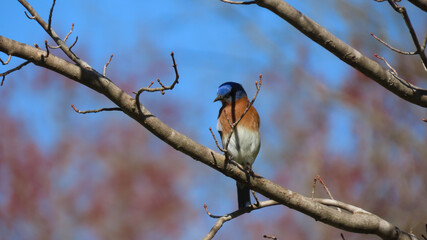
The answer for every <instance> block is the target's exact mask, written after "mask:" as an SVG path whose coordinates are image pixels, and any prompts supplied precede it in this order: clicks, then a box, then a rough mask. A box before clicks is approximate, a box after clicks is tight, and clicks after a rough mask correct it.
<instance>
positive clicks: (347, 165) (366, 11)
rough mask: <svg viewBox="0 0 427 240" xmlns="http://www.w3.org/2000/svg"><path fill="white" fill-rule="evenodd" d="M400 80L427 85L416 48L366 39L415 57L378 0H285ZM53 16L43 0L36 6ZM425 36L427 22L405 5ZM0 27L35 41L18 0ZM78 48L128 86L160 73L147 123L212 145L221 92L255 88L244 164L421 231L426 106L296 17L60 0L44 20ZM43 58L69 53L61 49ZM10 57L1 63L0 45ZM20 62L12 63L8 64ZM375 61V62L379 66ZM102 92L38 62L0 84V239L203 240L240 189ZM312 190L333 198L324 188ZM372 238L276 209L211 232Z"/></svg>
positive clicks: (240, 9) (167, 4) (168, 4)
mask: <svg viewBox="0 0 427 240" xmlns="http://www.w3.org/2000/svg"><path fill="white" fill-rule="evenodd" d="M288 2H289V3H290V4H291V5H293V6H294V7H296V8H297V9H298V10H300V11H301V12H302V13H304V14H306V15H307V16H309V17H310V18H312V19H314V20H315V21H316V22H318V23H319V24H320V25H322V26H324V27H325V28H326V29H327V30H328V31H330V32H332V33H333V34H334V35H336V36H337V37H339V38H340V39H342V40H343V41H345V42H346V43H348V44H350V45H351V46H353V47H355V48H356V49H358V50H359V51H360V52H362V53H363V54H365V55H366V56H368V57H371V58H372V59H375V61H379V60H378V59H376V58H375V57H374V56H373V55H374V53H377V54H379V55H380V56H384V57H385V58H386V59H387V60H388V62H389V63H390V64H391V65H392V66H393V67H394V68H395V69H396V70H397V71H398V73H399V76H401V77H403V78H405V79H406V80H408V81H409V82H411V83H414V84H416V85H419V86H421V87H427V83H426V72H425V71H424V70H423V67H422V65H421V60H420V59H419V57H418V56H404V55H398V54H396V53H394V52H391V51H390V50H389V49H387V48H386V47H384V46H383V45H382V44H380V43H379V42H377V41H376V40H375V39H374V38H372V37H371V36H370V33H371V32H372V33H374V34H376V35H377V36H379V37H380V38H382V39H384V40H385V41H387V42H388V43H390V44H391V45H392V46H394V47H397V48H399V49H402V50H405V51H414V50H415V47H414V45H413V43H412V40H411V37H410V35H409V32H408V29H407V28H406V26H405V24H404V21H403V19H402V17H401V16H400V15H399V14H397V13H396V12H394V11H393V9H392V8H391V7H390V6H389V4H388V3H387V2H383V3H378V2H375V1H361V0H358V1H344V0H326V1H315V0H307V1H294V0H292V1H288ZM30 3H31V4H32V6H33V7H34V8H35V9H36V11H37V12H38V13H39V14H40V15H41V16H42V17H43V18H44V19H45V20H46V21H47V19H48V15H49V10H50V6H51V1H30ZM400 4H401V5H404V6H405V7H407V10H408V13H409V15H410V17H411V20H412V23H413V25H414V29H415V31H416V32H417V33H418V35H419V36H418V37H419V39H420V41H421V40H422V38H423V37H424V34H425V32H426V22H427V15H426V14H425V13H424V12H422V11H421V10H419V9H417V8H416V7H413V6H412V5H411V4H410V3H408V2H406V1H404V2H401V3H400ZM1 6H2V9H3V11H2V14H1V15H0V34H1V35H2V36H5V37H8V38H11V39H14V40H17V41H20V42H23V43H26V44H29V45H33V44H34V43H37V44H38V45H39V46H43V42H44V40H45V39H47V40H48V41H49V43H50V44H51V45H54V44H53V41H52V40H51V39H49V38H48V36H47V35H46V33H45V32H44V31H43V30H42V28H41V27H40V26H39V25H38V24H37V23H36V22H35V21H32V20H29V19H28V18H27V17H26V16H25V15H24V10H25V9H24V8H23V7H22V6H21V5H20V4H19V3H18V2H17V1H4V2H2V3H1ZM72 23H74V24H75V27H74V31H73V33H72V35H71V36H70V39H69V40H68V44H69V45H70V44H71V43H72V42H73V41H74V39H75V37H76V35H78V37H79V41H78V42H77V45H76V46H75V47H74V48H73V50H74V51H75V52H76V53H77V54H78V56H79V57H81V58H83V59H84V60H86V61H87V62H88V63H89V64H90V65H91V66H92V67H94V68H95V69H97V70H98V71H99V72H102V70H103V66H104V64H105V63H106V62H107V61H108V58H109V56H110V55H111V54H114V58H113V59H112V61H111V63H110V65H109V67H108V69H107V76H108V77H109V78H110V79H112V81H113V82H114V83H115V84H117V85H118V86H119V87H121V88H122V89H124V90H125V91H127V92H128V93H131V92H132V91H135V90H137V89H139V88H140V87H143V86H147V85H148V84H149V83H150V82H151V81H155V79H157V78H160V79H161V80H162V82H163V83H164V84H170V83H171V82H172V81H173V80H174V77H175V75H174V71H173V68H172V61H171V58H170V52H171V51H174V52H175V59H176V62H177V65H178V71H179V74H180V83H179V84H178V85H177V86H176V87H175V89H174V90H173V91H168V92H166V94H165V95H163V96H162V95H161V94H160V93H144V94H142V95H141V102H142V103H143V104H144V105H145V106H146V107H147V108H148V109H149V110H150V111H151V112H152V113H153V114H155V115H156V116H157V117H159V118H160V119H161V120H163V121H164V122H166V123H167V124H169V125H170V126H171V127H173V128H175V129H176V130H178V131H179V132H181V133H183V134H185V135H187V136H189V137H191V138H193V139H195V140H196V141H198V142H200V143H201V144H203V145H205V146H208V147H210V148H212V149H216V147H215V143H214V141H213V139H212V136H211V134H210V133H209V127H212V128H215V127H216V117H217V114H218V110H219V108H220V104H219V103H213V102H212V101H213V99H214V98H215V95H216V89H217V87H218V86H219V85H220V84H221V83H223V82H226V81H236V82H240V83H242V84H243V86H244V87H245V89H246V91H247V92H248V95H249V96H250V97H252V96H253V94H254V92H255V84H254V83H255V81H257V80H258V74H260V73H261V74H263V85H262V88H261V91H260V94H259V95H258V98H257V100H256V102H255V106H256V108H257V109H258V112H259V113H260V116H261V122H262V124H261V132H262V146H261V152H260V154H259V156H258V159H257V161H256V162H255V164H254V166H253V168H254V171H255V172H256V173H258V174H260V175H262V176H264V177H266V178H268V179H271V180H273V181H275V182H276V183H278V184H281V185H282V186H284V187H285V188H289V189H291V190H293V191H296V192H299V193H301V194H303V195H306V196H310V195H311V191H312V185H313V179H314V178H315V177H316V176H317V175H320V176H321V177H322V179H323V180H324V181H325V182H326V184H327V186H328V187H329V189H330V191H331V192H332V195H333V197H334V198H335V199H338V200H340V201H343V202H347V203H350V204H353V205H356V206H358V207H361V208H363V209H365V210H367V211H369V212H372V213H375V214H377V215H378V216H380V217H382V218H384V219H385V220H388V221H390V222H391V223H393V224H395V225H396V226H399V227H400V228H402V229H403V230H405V231H412V232H413V233H415V234H417V235H418V237H420V234H421V233H424V234H425V224H427V201H425V199H426V196H427V188H426V184H427V174H426V172H427V148H426V140H427V131H426V129H427V123H424V122H422V121H421V119H422V118H424V117H427V112H426V111H425V110H424V109H423V108H421V107H417V106H415V105H413V104H410V103H408V102H405V101H403V100H401V99H400V98H398V97H397V96H395V95H393V94H392V93H391V92H389V91H387V90H385V89H384V88H382V87H381V86H379V85H378V84H376V83H375V82H374V81H372V80H370V79H367V78H366V77H365V76H363V75H362V74H360V73H358V72H357V71H355V70H353V69H352V68H351V67H350V66H348V65H346V64H344V63H343V62H341V61H340V60H339V59H338V58H336V57H335V56H333V55H332V54H331V53H329V52H327V51H326V50H324V49H322V48H321V47H319V46H318V45H317V44H315V43H314V42H312V41H311V40H309V39H307V38H306V37H305V36H303V35H302V34H301V33H299V32H298V31H296V30H295V29H294V28H293V27H292V26H290V25H289V24H288V23H286V22H284V21H283V20H281V19H279V17H277V16H276V15H274V14H273V13H271V12H269V11H268V10H266V9H263V8H260V7H258V6H256V5H253V6H252V5H250V6H237V5H229V4H224V3H221V2H220V1H212V0H210V1H209V0H198V1H195V0H193V1H178V0H162V1H149V2H146V1H129V0H125V1H99V0H93V1H82V0H76V1H57V3H56V6H55V9H54V14H53V19H52V26H53V28H54V30H55V31H56V32H57V33H58V34H59V35H60V36H62V37H64V36H65V35H66V34H67V33H68V32H69V30H70V27H71V24H72ZM51 52H52V53H53V54H56V55H59V56H63V54H61V52H60V51H59V50H51ZM0 57H1V58H2V59H4V60H6V59H7V56H6V55H5V54H3V53H0ZM21 62H23V60H20V59H17V58H13V59H12V61H11V63H9V65H7V66H0V71H1V72H4V71H6V70H8V69H10V68H12V67H15V66H17V65H19V64H20V63H21ZM380 64H381V65H384V63H383V62H380ZM71 104H74V105H75V106H76V107H77V108H78V109H80V110H88V109H97V108H101V107H113V106H114V105H113V104H112V103H111V102H109V101H108V100H107V99H106V98H105V97H103V96H101V95H99V94H98V93H96V92H94V91H92V90H90V89H88V88H86V87H85V86H83V85H79V84H77V83H75V82H73V81H71V80H69V79H66V78H64V77H62V76H60V75H58V74H56V73H53V72H50V71H48V70H45V69H42V68H39V67H37V66H34V65H32V64H30V65H28V66H26V67H25V68H23V69H22V70H21V71H18V72H15V73H13V74H11V75H8V76H7V77H6V80H5V83H4V85H3V86H2V87H1V88H0V112H1V114H0V239H16V240H20V239H23V240H24V239H79V240H96V239H200V238H202V237H203V236H204V235H205V234H206V233H207V232H208V231H209V230H210V228H211V227H212V226H213V224H214V223H215V219H211V218H210V217H208V216H207V215H206V213H205V211H204V209H203V204H204V203H206V204H207V206H208V208H209V210H210V212H211V213H213V214H216V215H222V214H225V213H228V212H230V211H233V210H235V209H236V208H237V200H236V189H235V182H234V181H233V180H231V179H229V178H226V177H224V176H223V175H222V174H220V173H218V172H216V171H214V170H212V169H210V168H208V167H206V166H205V165H202V164H200V163H199V162H197V161H194V160H193V159H191V158H189V157H188V156H185V155H184V154H182V153H180V152H177V151H175V150H174V149H172V148H171V147H169V146H168V145H166V144H165V143H163V142H161V141H159V140H158V139H156V137H154V136H153V135H151V134H150V133H149V132H148V131H147V130H145V129H144V128H143V127H142V126H140V125H138V124H137V123H136V122H135V121H134V120H132V119H130V118H129V117H127V116H126V115H125V114H123V113H120V112H102V113H97V114H86V115H81V114H77V113H75V112H74V111H73V110H72V108H71V107H70V105H71ZM316 196H317V197H328V196H327V195H326V194H325V192H324V190H323V189H322V187H321V186H320V185H318V187H317V188H316ZM340 233H343V234H344V236H345V238H346V239H377V237H375V236H365V235H360V234H353V233H348V232H345V231H342V230H338V229H335V228H333V227H330V226H327V225H325V224H323V223H320V222H316V221H314V219H312V218H310V217H308V216H305V215H303V214H301V213H298V212H296V211H294V210H291V209H288V208H286V207H283V206H275V207H270V208H267V209H263V210H260V211H255V212H252V213H251V214H248V215H244V216H241V217H239V218H238V219H235V220H233V221H231V222H227V223H226V224H225V225H224V226H223V228H222V229H221V230H220V231H219V233H218V235H217V237H216V239H262V236H263V235H264V234H269V235H274V236H276V237H278V238H279V239H341V237H340Z"/></svg>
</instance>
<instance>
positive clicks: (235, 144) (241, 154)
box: [214, 82, 261, 209]
mask: <svg viewBox="0 0 427 240" xmlns="http://www.w3.org/2000/svg"><path fill="white" fill-rule="evenodd" d="M217 101H221V103H222V106H221V108H220V110H219V114H218V119H217V130H218V132H219V134H220V136H221V142H222V146H223V148H227V149H225V150H226V152H227V153H228V154H229V156H231V158H232V160H234V161H235V162H237V163H239V164H240V165H242V167H243V168H244V169H245V170H248V171H250V172H252V164H253V163H254V161H255V158H256V157H257V155H258V152H259V149H260V147H261V139H260V132H259V127H260V118H259V115H258V112H257V110H256V109H255V107H254V106H253V105H252V106H251V107H250V108H249V109H248V111H247V112H246V114H245V115H244V116H243V118H242V119H241V120H240V122H239V123H238V124H237V125H236V128H235V130H234V132H233V133H232V136H231V137H230V138H229V135H230V133H231V124H233V123H235V122H236V121H238V120H239V119H240V118H241V116H242V115H243V113H244V111H245V110H246V108H247V106H248V105H249V100H248V96H247V94H246V92H245V90H244V89H243V87H242V85H240V84H239V83H236V82H225V83H223V84H221V85H220V86H219V87H218V91H217V96H216V98H215V100H214V102H217ZM228 139H230V140H229V141H230V143H229V144H228V146H227V141H228ZM236 185H237V201H238V207H239V209H242V208H245V207H247V206H249V205H250V204H251V200H250V194H249V191H250V189H249V187H248V186H247V185H246V184H243V183H239V182H236Z"/></svg>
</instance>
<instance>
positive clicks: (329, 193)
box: [311, 175, 341, 212]
mask: <svg viewBox="0 0 427 240" xmlns="http://www.w3.org/2000/svg"><path fill="white" fill-rule="evenodd" d="M316 181H319V182H320V183H321V184H322V186H323V188H324V189H325V190H326V192H327V193H328V195H329V198H330V199H332V200H334V197H332V194H331V192H330V191H329V189H328V187H327V186H326V184H325V182H323V179H322V178H321V177H320V176H319V175H317V176H316V177H315V178H314V181H313V190H312V192H311V199H314V190H315V189H316ZM337 210H338V212H341V209H339V208H337Z"/></svg>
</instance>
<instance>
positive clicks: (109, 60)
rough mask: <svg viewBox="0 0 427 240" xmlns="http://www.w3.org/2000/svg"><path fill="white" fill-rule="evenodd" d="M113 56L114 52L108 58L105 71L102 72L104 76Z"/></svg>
mask: <svg viewBox="0 0 427 240" xmlns="http://www.w3.org/2000/svg"><path fill="white" fill-rule="evenodd" d="M112 58H113V54H111V56H110V59H108V62H107V63H106V64H105V65H104V73H103V74H102V76H104V77H105V72H106V71H107V67H108V65H109V64H110V62H111V59H112Z"/></svg>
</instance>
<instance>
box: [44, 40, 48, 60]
mask: <svg viewBox="0 0 427 240" xmlns="http://www.w3.org/2000/svg"><path fill="white" fill-rule="evenodd" d="M44 45H45V47H46V55H45V56H44V57H49V44H47V40H44Z"/></svg>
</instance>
